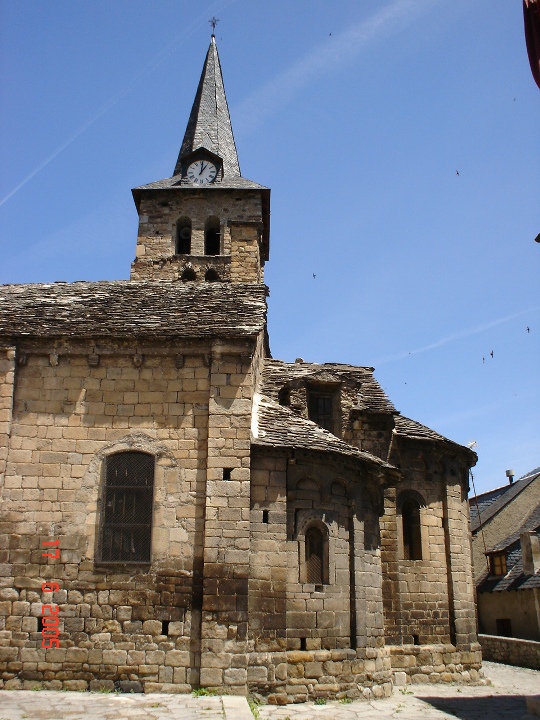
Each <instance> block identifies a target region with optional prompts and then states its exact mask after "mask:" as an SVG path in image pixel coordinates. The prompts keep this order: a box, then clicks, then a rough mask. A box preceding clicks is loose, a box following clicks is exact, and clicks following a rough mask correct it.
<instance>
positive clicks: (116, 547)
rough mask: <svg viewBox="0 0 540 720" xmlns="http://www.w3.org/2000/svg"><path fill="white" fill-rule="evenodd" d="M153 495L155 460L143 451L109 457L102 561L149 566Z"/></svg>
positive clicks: (102, 537)
mask: <svg viewBox="0 0 540 720" xmlns="http://www.w3.org/2000/svg"><path fill="white" fill-rule="evenodd" d="M153 494H154V457H153V456H152V455H147V454H146V453H143V452H125V453H118V454H116V455H110V456H109V457H108V458H107V459H106V461H105V482H104V488H103V499H102V526H101V561H102V562H124V563H125V562H127V563H129V562H134V563H135V562H136V563H149V562H150V560H151V553H150V550H151V548H150V542H151V535H152V506H153Z"/></svg>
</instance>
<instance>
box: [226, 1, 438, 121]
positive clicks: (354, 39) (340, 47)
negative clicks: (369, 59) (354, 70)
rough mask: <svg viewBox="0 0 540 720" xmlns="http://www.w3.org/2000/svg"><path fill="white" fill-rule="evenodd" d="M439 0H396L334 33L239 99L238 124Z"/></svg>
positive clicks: (256, 118)
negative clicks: (343, 29) (365, 18)
mask: <svg viewBox="0 0 540 720" xmlns="http://www.w3.org/2000/svg"><path fill="white" fill-rule="evenodd" d="M439 2H440V0H394V2H392V3H391V4H390V5H388V6H387V7H385V8H383V9H382V10H379V11H378V12H376V13H375V14H374V15H372V16H371V17H369V18H368V19H367V20H362V22H360V23H357V24H356V25H354V26H353V27H352V28H350V29H348V30H345V31H344V32H341V33H338V34H333V36H332V37H331V38H328V39H327V40H326V41H325V42H324V43H321V44H320V45H317V46H316V47H315V48H314V49H312V50H311V51H310V52H309V53H308V54H307V55H305V56H304V57H303V58H302V59H300V60H299V61H298V62H296V63H294V65H292V66H291V67H289V68H288V69H286V70H284V71H283V72H282V73H280V74H279V75H277V76H276V77H274V78H273V79H272V80H270V81H269V82H267V83H266V84H265V85H263V87H261V88H260V89H259V90H257V91H256V92H254V93H252V94H251V95H249V97H247V98H246V99H245V100H243V101H242V102H240V103H239V104H238V105H237V106H236V107H235V108H234V110H233V113H232V114H233V116H234V122H235V126H237V127H241V130H242V131H248V130H250V129H251V128H253V127H254V126H255V125H257V124H258V123H259V122H260V121H261V120H262V119H263V118H264V117H265V116H266V115H269V114H270V113H272V112H275V111H276V109H277V108H278V107H279V106H280V105H283V103H284V102H286V101H287V100H288V99H289V98H290V97H291V96H292V95H293V94H294V93H295V91H297V90H298V89H299V88H301V87H302V86H303V85H306V84H307V83H308V82H309V81H311V80H313V79H315V78H317V77H319V76H320V75H321V74H322V73H325V72H332V71H335V70H336V69H337V68H338V67H340V66H343V65H346V64H347V63H349V62H350V61H351V60H353V59H354V57H355V56H356V55H357V54H358V53H359V52H360V50H362V49H363V48H364V47H365V46H366V45H368V44H369V43H370V42H372V41H375V40H380V39H381V38H383V37H388V36H389V35H392V34H395V33H396V32H399V31H401V30H403V29H404V28H405V27H406V25H408V24H409V23H410V22H412V20H413V19H414V17H415V16H417V15H418V14H420V13H421V12H423V11H425V10H426V9H428V7H430V6H432V5H434V4H438V3H439Z"/></svg>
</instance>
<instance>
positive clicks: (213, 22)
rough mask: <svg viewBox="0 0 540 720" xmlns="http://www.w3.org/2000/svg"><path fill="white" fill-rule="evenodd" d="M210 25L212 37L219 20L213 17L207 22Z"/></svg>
mask: <svg viewBox="0 0 540 720" xmlns="http://www.w3.org/2000/svg"><path fill="white" fill-rule="evenodd" d="M208 22H209V23H210V25H211V26H212V35H215V34H216V25H217V24H218V22H219V18H217V17H213V18H212V19H211V20H209V21H208Z"/></svg>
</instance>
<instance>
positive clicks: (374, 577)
mask: <svg viewBox="0 0 540 720" xmlns="http://www.w3.org/2000/svg"><path fill="white" fill-rule="evenodd" d="M358 504H359V501H358V500H356V501H353V513H352V524H353V535H354V593H355V615H356V647H357V648H365V647H375V646H376V645H377V638H381V637H383V636H384V619H383V595H382V569H381V553H380V549H379V548H378V547H375V543H373V538H372V537H371V532H370V531H369V530H370V526H371V524H372V520H373V518H371V517H368V515H369V514H370V513H372V512H373V510H372V509H371V508H369V507H365V508H363V517H362V519H361V518H360V517H359V515H358V512H357V511H356V508H358Z"/></svg>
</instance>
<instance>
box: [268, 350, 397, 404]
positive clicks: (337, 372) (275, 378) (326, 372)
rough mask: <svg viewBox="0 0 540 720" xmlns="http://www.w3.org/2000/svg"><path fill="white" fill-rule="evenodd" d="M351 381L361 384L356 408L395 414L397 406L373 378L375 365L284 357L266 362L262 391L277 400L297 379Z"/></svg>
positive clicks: (308, 380)
mask: <svg viewBox="0 0 540 720" xmlns="http://www.w3.org/2000/svg"><path fill="white" fill-rule="evenodd" d="M298 381H300V382H310V381H311V382H352V383H354V384H358V386H359V389H358V400H357V405H356V408H355V409H357V410H362V411H365V412H374V413H395V412H396V409H395V407H394V406H393V405H392V403H391V402H390V400H389V399H388V397H387V395H386V393H385V392H384V390H383V389H382V387H381V386H380V385H379V383H378V382H377V381H376V380H375V378H374V377H373V368H371V367H357V366H354V365H341V364H338V363H324V364H322V365H320V364H317V363H307V362H304V363H286V362H282V361H281V360H268V361H267V362H265V366H264V370H263V374H262V386H261V392H262V393H263V395H268V397H270V398H273V399H274V400H277V399H278V393H279V390H280V389H281V388H282V387H283V386H285V385H287V384H288V383H295V382H298Z"/></svg>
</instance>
